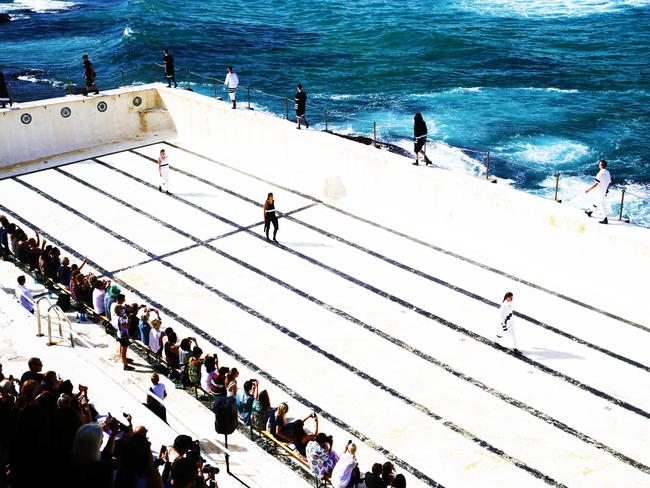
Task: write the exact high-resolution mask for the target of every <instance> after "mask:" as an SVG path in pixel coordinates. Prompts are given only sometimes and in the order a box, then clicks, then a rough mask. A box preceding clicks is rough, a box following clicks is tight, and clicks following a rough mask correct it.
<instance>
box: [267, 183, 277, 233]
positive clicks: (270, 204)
mask: <svg viewBox="0 0 650 488" xmlns="http://www.w3.org/2000/svg"><path fill="white" fill-rule="evenodd" d="M271 224H273V240H274V241H275V242H278V240H277V239H276V236H277V235H278V216H277V215H276V214H275V200H273V193H269V194H268V196H267V197H266V202H264V233H265V234H266V240H267V241H270V240H271V239H269V230H271Z"/></svg>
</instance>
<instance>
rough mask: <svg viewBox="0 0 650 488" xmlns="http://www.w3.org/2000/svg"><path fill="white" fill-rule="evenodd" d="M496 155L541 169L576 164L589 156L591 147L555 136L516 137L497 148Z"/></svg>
mask: <svg viewBox="0 0 650 488" xmlns="http://www.w3.org/2000/svg"><path fill="white" fill-rule="evenodd" d="M494 152H495V154H496V155H498V156H500V157H503V158H504V159H507V160H512V161H521V162H524V163H529V164H530V163H533V164H534V165H535V166H534V167H537V166H539V167H540V169H541V168H542V167H543V166H545V165H553V166H555V165H565V164H569V163H574V162H576V161H579V160H580V159H582V158H584V157H586V156H587V155H588V154H589V146H587V145H585V144H582V143H580V142H577V141H571V140H568V139H564V138H561V137H554V136H532V137H515V138H513V139H512V140H511V141H509V142H507V143H506V144H503V145H501V146H498V147H495V149H494Z"/></svg>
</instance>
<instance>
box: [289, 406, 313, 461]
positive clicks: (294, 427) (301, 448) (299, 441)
mask: <svg viewBox="0 0 650 488" xmlns="http://www.w3.org/2000/svg"><path fill="white" fill-rule="evenodd" d="M311 418H313V419H314V423H315V425H316V427H315V430H314V433H313V434H309V433H307V432H305V422H306V421H307V420H309V419H311ZM288 429H289V431H290V432H291V441H292V443H293V445H294V447H295V448H296V451H298V452H299V453H300V455H301V456H306V455H307V452H306V448H307V444H308V443H309V442H310V441H313V440H314V439H316V436H317V435H318V415H316V413H315V412H312V413H310V414H309V415H308V416H307V417H305V418H304V419H303V420H295V421H293V422H291V424H290V426H289V427H288Z"/></svg>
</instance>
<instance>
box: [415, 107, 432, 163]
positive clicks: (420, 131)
mask: <svg viewBox="0 0 650 488" xmlns="http://www.w3.org/2000/svg"><path fill="white" fill-rule="evenodd" d="M413 121H414V123H413V136H414V139H415V162H414V163H413V164H414V165H416V166H417V165H419V164H420V163H419V162H418V154H419V153H420V152H422V155H423V156H424V164H425V165H426V166H428V165H430V164H431V160H430V159H429V158H428V157H427V149H426V146H427V124H426V122H425V121H424V119H423V118H422V114H421V113H420V112H418V113H416V114H415V117H413Z"/></svg>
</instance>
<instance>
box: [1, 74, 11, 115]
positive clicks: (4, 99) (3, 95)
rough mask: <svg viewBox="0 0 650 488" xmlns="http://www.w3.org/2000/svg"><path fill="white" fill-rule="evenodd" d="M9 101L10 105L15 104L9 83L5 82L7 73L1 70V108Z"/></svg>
mask: <svg viewBox="0 0 650 488" xmlns="http://www.w3.org/2000/svg"><path fill="white" fill-rule="evenodd" d="M7 103H8V104H9V106H10V107H11V106H12V105H13V102H12V101H11V97H10V96H9V91H8V90H7V83H5V75H4V74H2V71H0V108H5V107H6V106H7Z"/></svg>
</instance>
